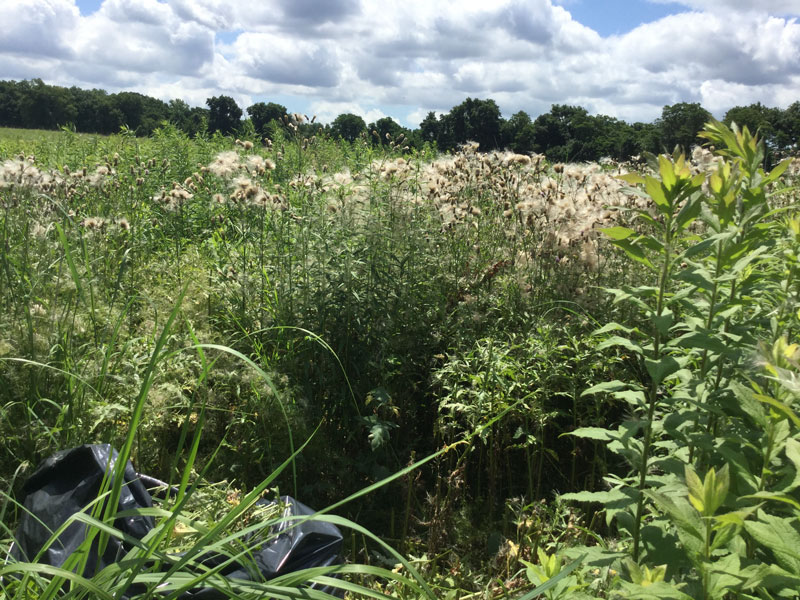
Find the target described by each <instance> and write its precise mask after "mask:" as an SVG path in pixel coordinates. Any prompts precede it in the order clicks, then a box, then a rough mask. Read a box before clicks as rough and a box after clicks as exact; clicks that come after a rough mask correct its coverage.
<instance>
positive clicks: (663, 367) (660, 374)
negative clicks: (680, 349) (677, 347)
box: [644, 356, 682, 385]
mask: <svg viewBox="0 0 800 600" xmlns="http://www.w3.org/2000/svg"><path fill="white" fill-rule="evenodd" d="M644 366H645V367H646V368H647V372H648V373H649V374H650V377H652V378H653V381H654V382H655V383H656V384H657V385H658V384H660V383H661V382H663V381H664V380H665V379H666V378H667V377H669V376H670V375H672V374H673V373H675V372H676V371H678V369H680V368H681V366H682V365H681V363H680V362H679V361H678V360H677V359H676V358H675V357H674V356H662V357H661V358H660V359H659V360H652V359H649V358H647V359H645V361H644Z"/></svg>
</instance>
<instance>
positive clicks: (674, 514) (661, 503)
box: [644, 490, 705, 541]
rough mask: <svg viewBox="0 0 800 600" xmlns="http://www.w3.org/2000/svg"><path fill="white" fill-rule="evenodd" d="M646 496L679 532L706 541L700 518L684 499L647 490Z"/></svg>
mask: <svg viewBox="0 0 800 600" xmlns="http://www.w3.org/2000/svg"><path fill="white" fill-rule="evenodd" d="M644 494H645V495H646V496H647V497H648V498H650V499H651V500H653V502H654V503H655V504H656V506H658V508H659V509H661V510H662V511H664V513H665V514H666V515H667V516H668V517H669V518H670V519H671V520H672V521H673V523H674V524H675V526H676V527H678V529H679V532H683V533H685V534H688V535H689V536H690V537H692V538H694V539H696V540H700V541H704V540H705V533H704V528H703V526H702V522H701V520H700V516H699V515H698V514H697V513H696V512H695V511H694V510H692V507H691V506H690V505H689V503H688V502H687V501H686V499H684V498H673V497H670V496H668V495H666V494H662V493H661V492H657V491H655V490H645V491H644Z"/></svg>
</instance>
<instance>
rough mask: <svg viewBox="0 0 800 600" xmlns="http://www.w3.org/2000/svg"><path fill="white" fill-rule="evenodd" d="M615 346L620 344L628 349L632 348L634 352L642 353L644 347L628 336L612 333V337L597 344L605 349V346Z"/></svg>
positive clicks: (599, 348)
mask: <svg viewBox="0 0 800 600" xmlns="http://www.w3.org/2000/svg"><path fill="white" fill-rule="evenodd" d="M614 346H619V347H622V348H625V349H626V350H630V351H631V352H633V353H634V354H642V347H641V346H640V345H639V344H637V343H635V342H633V341H631V340H629V339H628V338H624V337H621V336H618V335H612V336H611V337H609V338H607V339H605V340H603V341H602V342H600V343H599V344H598V345H597V349H598V350H603V349H605V348H611V347H614Z"/></svg>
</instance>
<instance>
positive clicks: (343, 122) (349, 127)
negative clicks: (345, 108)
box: [331, 113, 367, 142]
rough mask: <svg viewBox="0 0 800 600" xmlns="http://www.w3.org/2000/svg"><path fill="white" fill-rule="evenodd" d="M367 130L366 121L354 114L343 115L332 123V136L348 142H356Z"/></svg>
mask: <svg viewBox="0 0 800 600" xmlns="http://www.w3.org/2000/svg"><path fill="white" fill-rule="evenodd" d="M366 130H367V124H366V123H365V122H364V119H362V118H361V117H359V116H358V115H354V114H352V113H344V114H341V115H339V116H338V117H336V118H335V119H334V120H333V123H331V135H333V136H334V137H338V138H341V139H343V140H347V141H348V142H354V141H355V140H356V138H357V137H358V136H359V135H361V134H362V133H363V132H364V131H366Z"/></svg>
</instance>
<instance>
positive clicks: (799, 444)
mask: <svg viewBox="0 0 800 600" xmlns="http://www.w3.org/2000/svg"><path fill="white" fill-rule="evenodd" d="M784 451H785V452H786V458H788V459H789V460H790V461H792V464H793V465H794V479H793V480H792V483H790V484H789V487H788V488H786V489H784V490H783V491H784V492H790V491H791V490H793V489H795V488H796V487H797V486H800V441H797V440H796V439H794V438H789V439H788V440H786V446H785V447H784Z"/></svg>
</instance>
